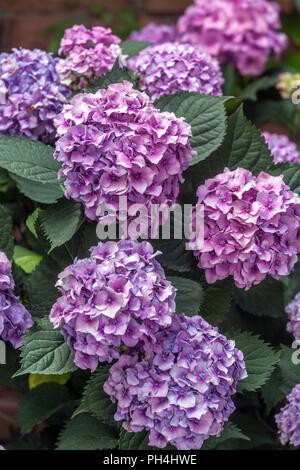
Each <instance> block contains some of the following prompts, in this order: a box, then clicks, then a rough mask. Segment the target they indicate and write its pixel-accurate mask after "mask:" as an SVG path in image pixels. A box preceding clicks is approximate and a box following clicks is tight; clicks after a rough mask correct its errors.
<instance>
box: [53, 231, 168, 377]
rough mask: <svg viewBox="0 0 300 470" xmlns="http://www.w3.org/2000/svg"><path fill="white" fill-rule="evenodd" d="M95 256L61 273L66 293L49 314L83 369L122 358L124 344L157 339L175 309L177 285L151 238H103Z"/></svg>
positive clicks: (77, 262)
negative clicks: (139, 241)
mask: <svg viewBox="0 0 300 470" xmlns="http://www.w3.org/2000/svg"><path fill="white" fill-rule="evenodd" d="M90 252H91V256H90V258H87V259H83V260H76V261H75V262H74V264H73V265H71V266H68V267H67V268H66V269H65V270H64V271H63V272H62V273H61V274H60V276H59V280H58V282H57V284H56V285H57V287H58V288H59V290H60V292H61V294H62V296H61V297H60V298H59V299H58V300H57V302H56V303H55V304H54V306H53V308H52V310H51V314H50V320H51V322H52V323H53V325H54V327H55V328H56V327H58V326H59V325H60V324H63V326H62V333H63V335H64V337H65V340H66V342H67V344H68V345H69V347H70V348H71V349H72V350H73V351H74V353H75V363H76V365H77V366H78V367H80V368H82V369H87V368H88V369H91V370H95V369H96V367H97V365H98V362H99V361H100V362H102V361H107V362H111V361H112V360H113V359H117V358H119V355H120V352H121V349H120V348H121V347H122V345H125V346H126V347H134V346H137V347H138V345H139V344H140V343H144V342H145V341H146V342H147V341H149V342H150V343H152V342H154V341H155V333H156V332H157V330H158V328H166V329H167V328H168V327H169V325H170V324H171V321H172V315H173V314H174V312H175V309H176V307H175V302H174V298H175V289H174V287H173V286H172V285H171V283H170V282H169V281H167V280H166V279H165V275H164V271H163V269H162V267H161V266H160V264H159V263H158V262H157V261H156V260H155V256H156V254H157V253H154V252H153V248H152V246H151V245H150V244H149V243H148V242H143V243H138V242H137V241H134V240H121V241H119V242H106V243H99V245H98V246H96V247H94V248H91V250H90Z"/></svg>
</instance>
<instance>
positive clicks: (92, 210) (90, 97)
mask: <svg viewBox="0 0 300 470" xmlns="http://www.w3.org/2000/svg"><path fill="white" fill-rule="evenodd" d="M55 122H56V126H57V132H58V135H59V139H58V141H57V143H56V152H55V154H54V158H56V159H57V160H58V161H59V162H61V164H62V168H61V170H60V172H59V176H60V177H61V176H65V177H66V179H65V187H66V197H67V198H73V199H75V200H76V201H80V202H82V204H83V206H84V210H85V214H86V216H87V217H88V218H89V219H91V220H98V221H100V222H101V221H102V220H104V221H105V219H106V217H105V210H104V205H105V207H112V208H114V209H115V210H116V214H117V216H119V212H118V209H119V197H120V196H126V197H127V205H128V211H129V213H130V210H131V208H132V207H133V206H135V204H141V205H143V207H146V208H147V209H148V210H149V212H150V209H151V203H153V204H163V203H164V204H166V205H167V206H172V205H174V203H175V202H176V198H177V196H178V193H179V182H182V181H183V178H182V172H183V171H184V170H186V169H187V167H188V165H189V163H190V161H191V159H192V154H193V151H192V149H191V146H190V143H189V137H190V136H191V127H190V125H189V124H187V123H185V122H184V119H183V118H177V117H176V116H175V115H174V114H173V113H168V112H163V113H161V112H159V111H158V110H157V109H156V108H155V107H154V106H153V104H152V102H151V101H150V99H149V98H148V96H147V95H146V94H145V93H141V92H139V91H137V90H134V89H133V87H132V84H131V83H129V82H126V81H125V82H124V83H117V84H113V85H109V87H108V89H107V90H98V91H97V92H96V93H95V94H78V95H76V96H75V97H74V98H73V100H72V101H71V104H70V105H66V106H65V108H64V110H63V112H62V113H61V114H60V115H59V116H58V117H57V119H56V120H55ZM133 218H134V216H132V217H131V219H133ZM129 219H130V218H129ZM104 223H105V222H104ZM145 223H146V224H148V220H146V221H145Z"/></svg>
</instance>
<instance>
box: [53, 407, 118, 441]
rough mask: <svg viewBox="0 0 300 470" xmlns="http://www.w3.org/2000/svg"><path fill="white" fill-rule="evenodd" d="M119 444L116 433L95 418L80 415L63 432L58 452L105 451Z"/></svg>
mask: <svg viewBox="0 0 300 470" xmlns="http://www.w3.org/2000/svg"><path fill="white" fill-rule="evenodd" d="M117 444H118V439H117V436H116V434H115V432H114V431H113V430H112V429H111V428H110V427H109V426H107V425H106V424H103V423H101V422H100V421H98V420H97V419H96V418H94V417H93V416H90V415H88V414H80V415H79V416H76V418H74V419H72V420H71V421H69V422H68V423H67V425H66V427H65V429H64V430H63V431H62V433H61V435H60V437H59V440H58V445H57V450H104V449H114V448H116V446H117Z"/></svg>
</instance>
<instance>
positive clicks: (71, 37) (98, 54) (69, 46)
mask: <svg viewBox="0 0 300 470" xmlns="http://www.w3.org/2000/svg"><path fill="white" fill-rule="evenodd" d="M120 42H121V39H120V38H119V37H118V36H115V35H114V34H112V32H111V29H110V28H103V27H102V26H94V27H93V28H92V29H87V28H86V27H85V26H83V25H75V26H73V27H72V28H69V29H66V30H65V34H64V37H63V38H62V40H61V44H60V49H59V54H60V55H61V56H63V57H65V58H64V59H62V60H60V62H59V64H58V74H59V78H60V81H61V83H63V84H65V85H67V86H69V87H71V88H73V89H74V90H78V89H83V88H85V87H86V86H87V84H88V83H89V82H91V81H92V80H93V79H94V78H95V77H97V76H100V75H103V74H105V73H106V72H109V71H110V70H111V69H112V68H113V65H114V63H115V61H116V59H117V58H120V60H121V62H122V61H123V56H122V51H121V48H120V45H119V44H120Z"/></svg>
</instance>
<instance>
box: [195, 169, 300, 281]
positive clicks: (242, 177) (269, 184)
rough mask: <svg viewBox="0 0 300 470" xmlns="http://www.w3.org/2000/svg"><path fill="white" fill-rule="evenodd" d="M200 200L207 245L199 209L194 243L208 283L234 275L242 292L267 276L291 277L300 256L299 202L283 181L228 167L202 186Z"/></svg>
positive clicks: (199, 193) (299, 199)
mask: <svg viewBox="0 0 300 470" xmlns="http://www.w3.org/2000/svg"><path fill="white" fill-rule="evenodd" d="M197 196H198V204H199V205H200V204H202V205H203V206H204V240H198V235H197V233H196V226H197V224H196V216H197V211H196V210H194V211H193V215H192V223H191V234H192V235H191V238H190V241H191V248H192V249H193V248H194V254H195V256H196V257H197V259H198V266H199V267H200V268H202V269H204V270H205V275H206V280H207V282H208V283H214V282H216V281H217V280H218V279H225V278H227V277H228V276H233V278H234V281H235V285H236V286H237V287H240V288H246V289H249V288H250V287H251V286H252V285H254V284H259V283H260V282H261V281H262V280H263V279H265V277H266V276H267V274H269V275H271V276H272V277H273V278H274V279H279V278H280V277H281V276H285V275H288V274H289V273H290V272H291V270H292V268H293V266H294V264H295V263H296V262H297V254H298V253H299V252H300V237H299V234H300V198H299V197H298V196H297V195H296V194H295V193H293V192H292V191H291V190H290V188H289V187H288V186H287V185H286V184H284V182H283V177H282V176H276V177H274V176H271V175H269V174H267V173H263V172H262V173H260V174H259V175H258V176H257V177H256V176H254V175H253V174H252V173H251V172H250V171H248V170H245V169H244V168H237V169H236V170H234V171H230V170H229V169H228V168H226V169H225V170H224V172H223V173H221V174H219V175H217V176H215V177H214V178H211V179H208V180H206V181H205V183H204V184H203V185H202V186H199V188H198V191H197ZM201 242H203V243H201Z"/></svg>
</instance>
